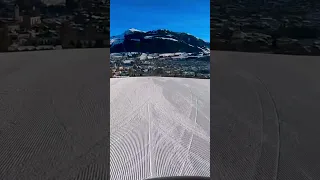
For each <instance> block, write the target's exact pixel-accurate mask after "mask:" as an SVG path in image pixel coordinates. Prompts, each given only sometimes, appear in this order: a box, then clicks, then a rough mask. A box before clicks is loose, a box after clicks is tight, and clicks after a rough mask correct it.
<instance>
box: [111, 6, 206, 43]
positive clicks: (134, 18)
mask: <svg viewBox="0 0 320 180" xmlns="http://www.w3.org/2000/svg"><path fill="white" fill-rule="evenodd" d="M110 28H111V29H110V30H111V32H110V33H111V36H114V35H119V34H121V33H123V32H124V31H125V30H127V29H129V28H135V29H139V30H143V31H150V30H156V29H168V30H172V31H176V32H186V33H190V34H192V35H194V36H196V37H198V38H201V39H203V40H205V41H210V0H110Z"/></svg>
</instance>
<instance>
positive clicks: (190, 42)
mask: <svg viewBox="0 0 320 180" xmlns="http://www.w3.org/2000/svg"><path fill="white" fill-rule="evenodd" d="M110 50H111V52H149V53H171V52H194V53H196V52H198V53H200V52H202V53H205V54H209V53H210V43H209V42H206V41H204V40H202V39H200V38H197V37H195V36H193V35H191V34H189V33H185V32H174V31H171V30H168V29H157V30H150V31H141V30H138V29H135V28H130V29H128V30H126V31H124V32H123V33H122V34H120V35H116V36H111V37H110Z"/></svg>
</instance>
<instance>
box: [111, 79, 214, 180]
mask: <svg viewBox="0 0 320 180" xmlns="http://www.w3.org/2000/svg"><path fill="white" fill-rule="evenodd" d="M209 101H210V80H207V79H185V78H169V77H130V78H111V79H110V103H111V104H110V105H111V106H110V107H111V109H110V118H111V119H110V175H111V176H110V179H111V180H142V179H145V178H150V177H163V176H183V175H185V176H187V175H189V176H207V177H209V176H210V102H209Z"/></svg>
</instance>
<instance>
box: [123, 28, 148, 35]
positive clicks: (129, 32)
mask: <svg viewBox="0 0 320 180" xmlns="http://www.w3.org/2000/svg"><path fill="white" fill-rule="evenodd" d="M136 32H142V33H145V31H141V30H138V29H135V28H130V29H128V30H126V31H125V32H124V34H125V35H128V34H132V33H136Z"/></svg>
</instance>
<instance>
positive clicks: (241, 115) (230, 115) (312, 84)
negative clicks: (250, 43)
mask: <svg viewBox="0 0 320 180" xmlns="http://www.w3.org/2000/svg"><path fill="white" fill-rule="evenodd" d="M211 61H212V62H213V63H212V70H213V73H212V74H211V83H212V87H211V89H212V91H211V108H212V109H211V117H212V119H211V128H210V130H211V140H210V141H211V147H212V149H211V152H212V158H213V160H214V161H213V162H211V169H212V173H213V174H214V176H213V179H219V180H220V179H221V180H233V179H234V180H242V179H243V180H248V179H279V180H289V179H290V180H301V179H308V180H311V179H320V171H319V170H320V155H319V152H320V145H319V142H320V134H319V126H320V114H319V109H320V81H319V77H320V58H319V57H310V56H309V57H307V56H286V55H266V54H255V53H241V52H223V51H211Z"/></svg>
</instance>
